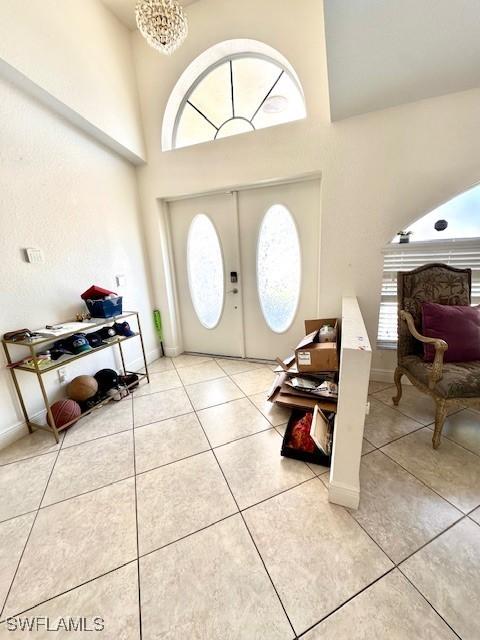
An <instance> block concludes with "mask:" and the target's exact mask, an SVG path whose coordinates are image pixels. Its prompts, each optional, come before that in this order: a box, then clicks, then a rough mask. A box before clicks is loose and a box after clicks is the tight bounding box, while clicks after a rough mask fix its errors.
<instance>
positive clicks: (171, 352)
mask: <svg viewBox="0 0 480 640" xmlns="http://www.w3.org/2000/svg"><path fill="white" fill-rule="evenodd" d="M182 353H183V349H181V348H180V347H165V355H166V356H167V357H168V358H176V357H177V356H180V355H181V354H182Z"/></svg>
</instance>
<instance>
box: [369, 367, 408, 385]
mask: <svg viewBox="0 0 480 640" xmlns="http://www.w3.org/2000/svg"><path fill="white" fill-rule="evenodd" d="M394 373H395V371H394V370H393V369H370V380H373V381H375V382H390V384H394V382H393V374H394ZM402 384H407V385H411V384H412V383H411V382H410V380H409V379H408V378H407V376H403V378H402Z"/></svg>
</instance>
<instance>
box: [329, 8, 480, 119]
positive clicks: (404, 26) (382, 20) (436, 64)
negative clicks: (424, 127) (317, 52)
mask: <svg viewBox="0 0 480 640" xmlns="http://www.w3.org/2000/svg"><path fill="white" fill-rule="evenodd" d="M324 6H325V33H326V39H327V61H328V82H329V88H330V108H331V115H332V120H340V119H342V118H347V117H349V116H353V115H356V114H360V113H366V112H368V111H374V110H377V109H384V108H386V107H392V106H395V105H400V104H405V103H407V102H414V101H417V100H422V99H424V98H431V97H434V96H440V95H444V94H447V93H453V92H456V91H465V90H467V89H473V88H475V87H479V86H480V1H479V0H361V1H358V0H325V5H324Z"/></svg>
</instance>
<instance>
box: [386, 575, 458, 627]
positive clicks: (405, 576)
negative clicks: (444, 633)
mask: <svg viewBox="0 0 480 640" xmlns="http://www.w3.org/2000/svg"><path fill="white" fill-rule="evenodd" d="M397 569H398V571H400V573H401V574H402V576H403V577H404V578H405V580H407V582H408V583H409V584H411V585H412V587H413V588H414V589H415V591H416V592H417V593H418V594H419V595H420V596H421V597H422V598H423V599H424V600H425V602H426V603H427V604H428V605H429V606H430V607H431V608H432V609H433V611H435V613H436V614H437V616H438V617H439V618H440V619H441V620H443V622H444V623H445V624H446V625H447V627H448V628H449V629H450V630H451V631H452V632H453V633H454V634H455V635H456V636H457V638H458V639H459V640H462V638H461V636H459V634H458V633H457V632H456V631H455V629H454V628H453V627H452V625H451V624H449V623H448V622H447V620H445V618H444V617H443V616H442V615H441V613H439V612H438V611H437V609H435V607H434V606H433V604H432V603H431V602H430V601H429V600H428V599H427V597H426V596H424V595H423V593H422V592H421V591H420V589H419V588H418V587H417V585H416V584H414V583H413V582H412V581H411V580H410V578H409V577H408V576H407V575H406V574H405V573H404V572H403V571H402V569H401V568H400V567H397Z"/></svg>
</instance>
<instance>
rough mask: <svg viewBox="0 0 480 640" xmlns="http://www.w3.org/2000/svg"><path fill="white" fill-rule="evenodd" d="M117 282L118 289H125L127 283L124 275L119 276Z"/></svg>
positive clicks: (116, 278)
mask: <svg viewBox="0 0 480 640" xmlns="http://www.w3.org/2000/svg"><path fill="white" fill-rule="evenodd" d="M115 282H116V283H117V287H123V286H124V284H125V282H126V278H125V276H124V275H123V273H121V274H120V275H118V276H115Z"/></svg>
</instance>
